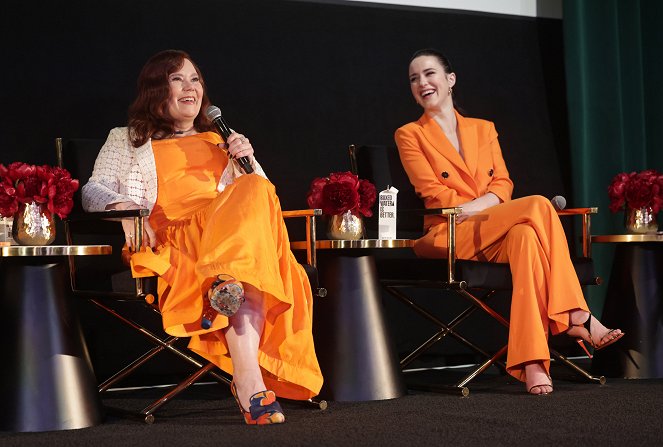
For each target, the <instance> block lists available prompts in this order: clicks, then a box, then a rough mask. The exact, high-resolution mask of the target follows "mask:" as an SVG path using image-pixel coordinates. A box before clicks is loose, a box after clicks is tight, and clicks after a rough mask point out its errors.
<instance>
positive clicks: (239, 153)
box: [226, 133, 253, 159]
mask: <svg viewBox="0 0 663 447" xmlns="http://www.w3.org/2000/svg"><path fill="white" fill-rule="evenodd" d="M226 144H227V145H228V158H230V159H236V158H240V157H249V156H252V155H253V146H251V142H250V141H249V139H248V138H246V137H245V136H244V135H242V134H241V133H232V134H230V136H229V137H228V141H226Z"/></svg>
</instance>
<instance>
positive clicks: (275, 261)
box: [131, 132, 322, 399]
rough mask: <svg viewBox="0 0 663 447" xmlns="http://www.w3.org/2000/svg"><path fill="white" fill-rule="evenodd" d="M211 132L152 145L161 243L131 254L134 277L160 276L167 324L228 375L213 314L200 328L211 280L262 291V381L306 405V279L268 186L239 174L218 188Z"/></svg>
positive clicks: (155, 222) (221, 156)
mask: <svg viewBox="0 0 663 447" xmlns="http://www.w3.org/2000/svg"><path fill="white" fill-rule="evenodd" d="M220 142H221V138H220V136H219V135H218V134H216V133H214V132H205V133H201V134H198V135H193V136H189V137H183V138H176V139H165V140H158V141H153V142H152V146H153V151H154V158H155V162H156V169H157V177H158V194H157V201H156V205H155V206H154V209H153V210H152V213H151V215H150V218H149V219H150V225H151V226H152V228H153V229H154V230H155V232H156V239H157V246H156V248H155V249H154V250H151V249H149V248H147V249H146V250H145V251H143V252H141V253H135V254H134V255H133V256H132V260H131V261H132V267H133V271H134V275H135V276H140V275H146V274H157V275H159V281H158V293H159V306H160V309H161V313H162V318H163V326H164V329H165V330H166V332H167V333H169V334H171V335H174V336H182V337H191V340H190V342H189V348H191V349H192V350H193V351H195V352H197V353H199V354H200V355H201V356H203V357H205V358H206V359H208V360H210V361H212V362H213V363H214V364H216V365H217V366H219V367H220V368H222V369H223V370H224V371H227V372H228V373H230V374H232V372H233V368H232V362H231V359H230V356H229V353H228V346H227V343H226V340H225V337H224V331H223V328H225V327H227V326H228V324H229V323H228V318H227V317H225V316H223V315H218V316H217V317H216V318H215V319H214V321H213V324H212V327H211V328H210V329H207V330H205V329H201V326H200V322H201V313H202V309H203V300H204V299H205V300H206V299H207V298H206V297H207V288H208V287H209V283H210V282H211V281H210V278H213V277H215V276H216V275H217V274H220V273H225V274H228V275H232V276H233V277H235V278H236V279H237V280H239V281H241V282H243V283H248V284H251V285H252V286H254V287H256V288H257V289H258V290H259V291H261V292H262V295H263V310H264V315H265V326H264V330H263V333H262V336H261V340H260V347H259V353H258V361H259V364H260V366H261V368H262V371H263V378H264V380H265V385H266V386H267V387H268V388H269V389H272V390H274V391H275V392H276V394H277V395H278V396H281V397H285V398H290V399H309V398H311V397H313V396H315V395H317V394H318V392H319V391H320V388H321V386H322V374H321V372H320V368H319V365H318V361H317V358H316V355H315V350H314V346H313V336H312V311H313V309H312V295H311V288H310V285H309V282H308V278H307V276H306V274H305V272H304V270H303V268H302V267H301V265H299V264H298V263H297V261H296V260H295V258H294V256H293V254H292V252H291V251H290V243H289V240H288V234H287V230H286V228H285V224H284V222H283V217H282V214H281V208H280V204H279V199H278V197H277V196H276V192H275V188H274V186H273V185H272V184H271V183H270V182H269V181H268V180H266V179H264V178H263V177H260V176H259V175H256V174H251V175H243V176H240V177H239V178H237V179H236V180H235V181H234V183H233V184H231V185H229V186H227V187H226V188H225V189H224V191H223V192H221V193H219V192H218V191H217V189H216V188H217V184H218V182H219V178H220V176H221V173H222V172H223V170H224V168H225V167H226V165H227V163H228V158H227V156H226V155H225V153H224V152H222V151H221V150H219V148H218V146H217V144H218V143H220Z"/></svg>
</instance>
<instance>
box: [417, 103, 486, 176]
mask: <svg viewBox="0 0 663 447" xmlns="http://www.w3.org/2000/svg"><path fill="white" fill-rule="evenodd" d="M419 124H420V125H421V128H422V131H423V134H424V137H425V138H426V140H428V143H429V144H430V145H431V146H433V147H434V148H435V150H437V151H438V152H439V153H440V154H442V155H443V156H444V158H446V159H447V160H449V161H450V162H451V163H452V164H454V165H455V166H456V167H458V168H459V169H461V170H462V171H464V172H465V173H467V174H468V175H470V176H472V174H471V172H470V171H469V169H468V168H467V164H466V163H465V161H464V160H463V157H461V156H460V154H459V153H458V151H456V148H455V147H453V145H452V144H451V142H450V141H449V139H448V138H447V136H446V135H445V134H444V131H443V130H442V128H441V127H440V126H439V124H437V122H436V121H435V120H434V119H433V118H431V117H429V116H428V115H426V114H425V113H424V114H423V115H422V116H421V118H419ZM464 149H465V148H464V147H463V150H464ZM475 167H476V163H475Z"/></svg>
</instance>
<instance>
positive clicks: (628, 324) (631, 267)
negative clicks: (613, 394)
mask: <svg viewBox="0 0 663 447" xmlns="http://www.w3.org/2000/svg"><path fill="white" fill-rule="evenodd" d="M592 243H613V244H617V246H616V247H615V256H614V260H613V263H612V270H611V272H610V280H609V282H608V290H607V293H606V299H605V305H604V308H603V315H602V318H601V320H602V322H603V324H605V325H606V326H607V327H614V328H620V329H621V330H622V331H624V332H625V335H624V337H623V339H622V340H620V341H619V342H617V343H615V344H614V345H613V346H611V347H609V348H606V349H605V350H600V351H596V352H595V353H594V359H593V361H592V372H596V373H602V374H604V375H605V376H608V377H624V378H634V379H635V378H663V234H661V233H657V234H613V235H596V236H592Z"/></svg>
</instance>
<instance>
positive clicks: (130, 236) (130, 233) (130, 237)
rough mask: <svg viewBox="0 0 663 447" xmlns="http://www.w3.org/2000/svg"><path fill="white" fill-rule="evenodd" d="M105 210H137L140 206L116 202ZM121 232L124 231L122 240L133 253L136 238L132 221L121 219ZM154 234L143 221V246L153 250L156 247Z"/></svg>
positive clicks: (148, 223)
mask: <svg viewBox="0 0 663 447" xmlns="http://www.w3.org/2000/svg"><path fill="white" fill-rule="evenodd" d="M106 209H107V210H117V211H125V210H139V209H141V206H140V205H138V204H137V203H134V202H118V203H113V204H111V205H108V206H107V207H106ZM122 230H123V231H124V239H125V241H126V243H127V247H128V248H129V251H134V248H135V246H136V238H135V235H134V219H133V218H127V219H122ZM156 241H157V240H156V234H155V233H154V230H153V229H152V226H151V225H150V222H149V220H148V219H143V246H150V247H152V248H154V247H155V246H156Z"/></svg>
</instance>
